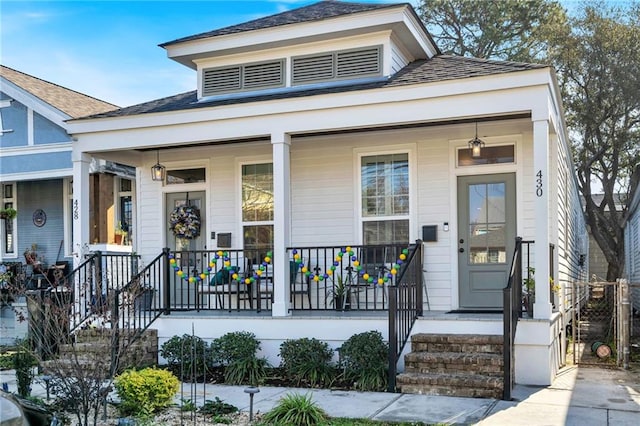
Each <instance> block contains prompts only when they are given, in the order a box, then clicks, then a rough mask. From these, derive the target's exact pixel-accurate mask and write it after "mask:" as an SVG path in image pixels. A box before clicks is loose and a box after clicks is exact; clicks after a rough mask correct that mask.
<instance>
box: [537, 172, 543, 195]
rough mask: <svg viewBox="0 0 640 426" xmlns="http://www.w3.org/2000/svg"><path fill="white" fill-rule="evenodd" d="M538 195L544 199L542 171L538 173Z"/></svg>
mask: <svg viewBox="0 0 640 426" xmlns="http://www.w3.org/2000/svg"><path fill="white" fill-rule="evenodd" d="M536 195H537V196H538V197H542V170H538V173H536Z"/></svg>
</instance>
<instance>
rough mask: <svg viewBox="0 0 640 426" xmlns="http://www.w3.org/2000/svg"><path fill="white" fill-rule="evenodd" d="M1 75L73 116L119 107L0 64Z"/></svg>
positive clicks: (77, 116) (97, 112)
mask: <svg viewBox="0 0 640 426" xmlns="http://www.w3.org/2000/svg"><path fill="white" fill-rule="evenodd" d="M0 75H1V76H2V77H4V78H6V79H7V80H9V81H10V82H12V83H13V84H15V85H16V86H18V87H20V88H21V89H22V90H24V91H26V92H29V93H31V94H32V95H33V96H35V97H37V98H39V99H40V100H42V101H43V102H46V103H48V104H49V105H51V106H53V107H54V108H56V109H58V110H60V111H62V112H64V113H65V114H67V115H69V116H70V117H72V118H79V117H83V116H86V115H92V114H99V113H103V112H106V111H112V110H115V109H118V108H119V107H118V106H117V105H113V104H110V103H108V102H104V101H101V100H100V99H96V98H92V97H91V96H87V95H85V94H82V93H79V92H76V91H74V90H71V89H67V88H66V87H62V86H58V85H57V84H54V83H50V82H48V81H45V80H41V79H39V78H37V77H33V76H31V75H29V74H25V73H23V72H20V71H16V70H14V69H13V68H9V67H6V66H4V65H0Z"/></svg>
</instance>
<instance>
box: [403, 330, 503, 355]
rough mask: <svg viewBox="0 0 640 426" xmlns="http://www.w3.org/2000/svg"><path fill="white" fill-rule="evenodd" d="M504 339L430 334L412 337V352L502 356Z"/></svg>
mask: <svg viewBox="0 0 640 426" xmlns="http://www.w3.org/2000/svg"><path fill="white" fill-rule="evenodd" d="M502 344H503V337H502V336H498V335H477V334H428V333H418V334H414V335H413V336H411V351H412V352H462V353H489V354H502Z"/></svg>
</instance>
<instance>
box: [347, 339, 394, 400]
mask: <svg viewBox="0 0 640 426" xmlns="http://www.w3.org/2000/svg"><path fill="white" fill-rule="evenodd" d="M340 356H341V362H342V367H343V368H344V375H345V378H346V379H347V380H350V381H353V382H354V387H355V388H356V389H360V390H364V391H381V390H385V388H386V386H387V368H388V367H387V366H388V356H389V346H388V345H387V344H386V343H385V342H384V340H382V334H380V332H379V331H368V332H364V333H360V334H354V335H353V336H351V337H350V338H349V339H348V340H347V341H346V342H344V344H343V345H342V347H341V348H340Z"/></svg>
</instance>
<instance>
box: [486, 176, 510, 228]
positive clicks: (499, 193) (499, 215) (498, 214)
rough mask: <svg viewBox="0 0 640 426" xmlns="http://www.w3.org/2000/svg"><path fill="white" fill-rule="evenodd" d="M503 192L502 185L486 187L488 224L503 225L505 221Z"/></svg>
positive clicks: (496, 184)
mask: <svg viewBox="0 0 640 426" xmlns="http://www.w3.org/2000/svg"><path fill="white" fill-rule="evenodd" d="M504 191H505V186H504V183H492V184H489V185H487V197H488V198H487V216H488V217H487V219H488V221H489V222H500V223H504V221H505V217H506V216H505V208H506V206H505V199H504Z"/></svg>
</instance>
